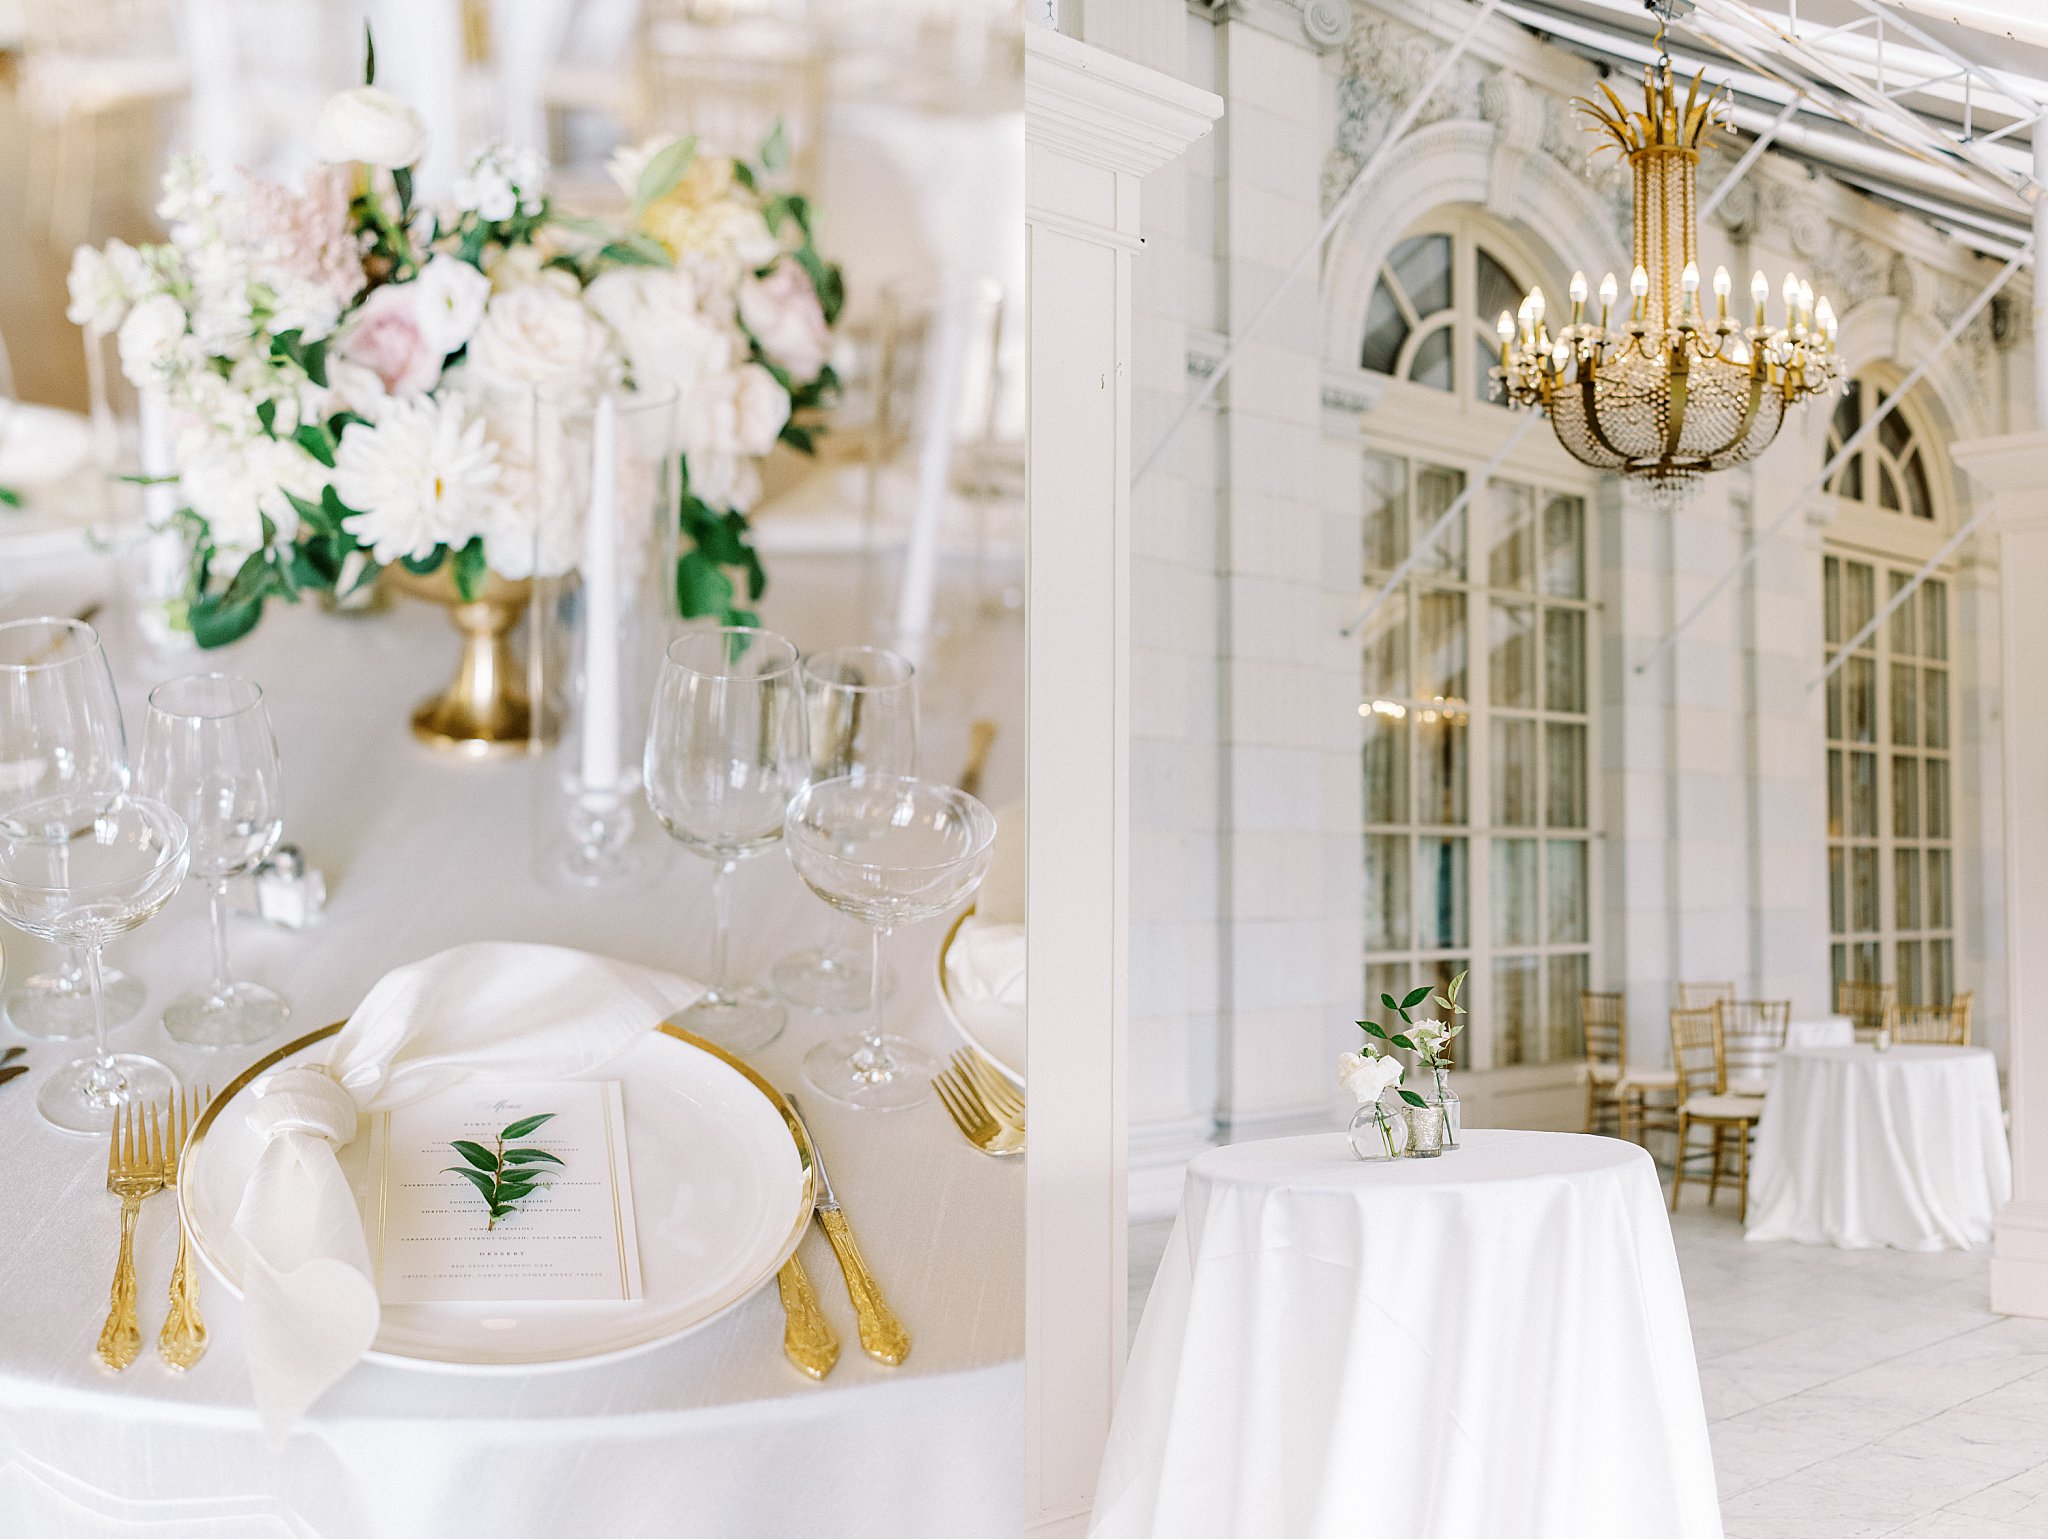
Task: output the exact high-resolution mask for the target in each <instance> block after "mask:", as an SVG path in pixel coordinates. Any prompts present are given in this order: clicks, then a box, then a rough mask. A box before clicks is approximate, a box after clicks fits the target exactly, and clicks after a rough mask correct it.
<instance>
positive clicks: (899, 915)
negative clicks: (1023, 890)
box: [784, 775, 996, 1110]
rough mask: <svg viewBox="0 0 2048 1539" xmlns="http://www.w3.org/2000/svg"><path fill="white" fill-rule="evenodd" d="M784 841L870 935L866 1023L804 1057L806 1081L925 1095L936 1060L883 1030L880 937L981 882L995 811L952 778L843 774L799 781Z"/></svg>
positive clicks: (865, 1103)
mask: <svg viewBox="0 0 2048 1539" xmlns="http://www.w3.org/2000/svg"><path fill="white" fill-rule="evenodd" d="M784 837H785V839H786V841H787V845H788V849H789V859H790V864H792V865H793V866H795V867H796V870H797V875H799V876H801V877H802V878H803V879H804V883H805V885H806V886H808V887H809V888H810V889H811V891H812V892H814V893H816V894H817V895H818V896H819V897H820V898H823V899H824V900H825V901H826V902H827V903H829V904H830V905H831V906H832V907H834V908H836V909H838V910H839V911H840V912H841V913H845V914H851V915H852V916H853V917H854V918H855V919H858V920H859V921H860V922H861V923H862V924H864V925H866V926H867V927H868V929H869V931H870V932H871V941H870V950H869V969H870V970H869V983H868V1014H867V1020H866V1024H865V1025H864V1026H863V1027H862V1029H861V1030H859V1031H855V1032H848V1033H846V1034H844V1035H842V1036H837V1037H831V1038H828V1039H827V1040H825V1041H823V1042H821V1043H819V1044H818V1045H817V1046H816V1047H814V1048H812V1049H811V1050H810V1052H808V1053H806V1054H805V1055H804V1078H805V1079H807V1080H809V1081H810V1082H811V1084H812V1085H814V1086H815V1087H816V1088H817V1089H818V1090H820V1091H821V1092H823V1093H824V1094H825V1095H828V1096H830V1097H832V1099H833V1100H835V1101H841V1102H844V1103H845V1104H847V1105H849V1106H855V1107H860V1108H863V1109H869V1110H876V1109H895V1108H897V1107H904V1106H915V1105H917V1104H918V1103H919V1102H920V1101H923V1100H924V1099H926V1098H927V1097H928V1096H929V1095H930V1094H931V1077H932V1075H933V1073H934V1072H935V1071H936V1070H937V1069H938V1060H937V1058H935V1057H934V1056H933V1055H932V1054H931V1053H929V1052H928V1051H926V1050H925V1049H924V1048H922V1047H920V1046H918V1045H917V1044H916V1043H915V1042H912V1041H910V1040H908V1039H907V1038H904V1037H896V1036H889V1035H887V1034H885V1033H884V1032H883V1030H882V989H881V978H882V940H883V938H884V937H885V936H886V935H887V934H888V933H889V931H891V930H893V929H894V928H896V927H897V926H898V925H902V924H909V923H911V922H913V921H915V920H919V919H935V918H937V917H938V916H939V915H941V914H943V913H945V912H947V911H948V910H949V909H951V908H953V907H955V906H956V905H957V904H959V903H960V902H961V901H962V900H964V899H965V898H966V897H967V895H968V894H969V893H971V892H973V891H974V889H975V888H976V887H977V886H979V885H980V884H981V879H982V877H983V876H984V875H985V874H986V873H987V871H988V864H989V859H990V857H991V856H992V855H993V854H994V852H995V839H996V820H995V814H994V813H992V812H990V811H989V810H988V808H986V807H984V806H983V805H982V804H981V803H980V802H978V801H976V800H975V799H974V798H973V797H971V796H969V795H968V794H967V793H966V792H965V791H961V790H957V789H955V788H954V787H952V786H943V785H935V784H933V783H932V782H931V781H927V780H914V779H911V778H910V777H908V776H894V775H874V776H865V777H861V776H852V775H843V776H840V777H838V778H836V779H832V780H819V781H813V782H812V783H811V784H810V785H809V786H807V787H805V788H804V791H803V794H802V795H800V796H798V797H797V798H796V800H795V801H794V802H792V803H790V808H789V820H788V829H787V832H786V834H785V836H784Z"/></svg>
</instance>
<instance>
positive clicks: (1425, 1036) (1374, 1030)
mask: <svg viewBox="0 0 2048 1539" xmlns="http://www.w3.org/2000/svg"><path fill="white" fill-rule="evenodd" d="M1468 976H1469V974H1467V973H1459V974H1458V976H1457V977H1455V978H1453V979H1452V980H1451V982H1450V987H1449V988H1448V989H1446V990H1445V991H1444V992H1443V993H1442V994H1437V993H1436V992H1435V985H1434V984H1428V983H1425V984H1421V985H1419V986H1417V987H1415V988H1412V989H1410V990H1409V991H1408V992H1407V993H1406V994H1404V995H1402V996H1401V997H1400V998H1399V999H1396V998H1394V996H1393V995H1391V994H1382V995H1380V1003H1381V1004H1382V1005H1383V1006H1385V1007H1386V1009H1387V1010H1389V1011H1391V1012H1392V1013H1393V1014H1394V1015H1396V1016H1398V1017H1400V1021H1401V1025H1400V1027H1399V1029H1397V1030H1394V1031H1389V1030H1388V1029H1387V1028H1386V1027H1385V1026H1382V1025H1380V1024H1379V1023H1378V1022H1377V1021H1360V1022H1359V1023H1358V1029H1359V1030H1360V1031H1362V1032H1364V1033H1365V1034H1366V1035H1367V1036H1369V1037H1377V1038H1378V1039H1379V1040H1380V1041H1382V1042H1384V1043H1386V1044H1387V1045H1388V1046H1389V1047H1399V1048H1405V1049H1406V1050H1407V1051H1409V1052H1411V1053H1413V1054H1415V1055H1416V1056H1417V1057H1418V1058H1420V1059H1421V1060H1422V1062H1423V1064H1424V1065H1425V1066H1426V1067H1428V1068H1431V1069H1447V1068H1449V1067H1450V1066H1451V1058H1450V1051H1449V1049H1450V1044H1451V1039H1452V1038H1453V1037H1455V1036H1457V1035H1458V1033H1459V1032H1461V1031H1463V1030H1464V1029H1465V1025H1464V1022H1463V1021H1461V1020H1459V1019H1458V1018H1459V1017H1460V1016H1462V1015H1463V1014H1464V1013H1465V1007H1464V1006H1463V1005H1461V1004H1459V1003H1458V991H1459V990H1460V989H1462V988H1463V987H1464V986H1465V979H1466V978H1467V977H1468ZM1424 1003H1429V1004H1433V1005H1435V1006H1436V1007H1437V1008H1438V1009H1439V1010H1441V1011H1443V1012H1444V1014H1443V1015H1442V1016H1440V1017H1438V1018H1436V1019H1433V1020H1425V1021H1421V1022H1418V1021H1417V1020H1416V1019H1415V1016H1414V1015H1413V1014H1412V1012H1413V1011H1414V1010H1415V1009H1416V1008H1417V1007H1419V1006H1421V1005H1422V1004H1424ZM1401 1094H1402V1095H1403V1096H1404V1097H1408V1098H1409V1099H1411V1100H1413V1099H1414V1098H1413V1097H1412V1096H1410V1095H1409V1092H1408V1091H1406V1090H1404V1091H1402V1092H1401ZM1415 1104H1416V1105H1417V1106H1420V1105H1422V1104H1423V1103H1422V1102H1421V1101H1419V1100H1416V1101H1415Z"/></svg>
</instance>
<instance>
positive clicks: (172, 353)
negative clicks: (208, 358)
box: [119, 294, 204, 390]
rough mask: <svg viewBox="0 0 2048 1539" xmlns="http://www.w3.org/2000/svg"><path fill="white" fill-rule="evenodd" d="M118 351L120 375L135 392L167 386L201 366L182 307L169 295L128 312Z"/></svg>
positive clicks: (147, 300)
mask: <svg viewBox="0 0 2048 1539" xmlns="http://www.w3.org/2000/svg"><path fill="white" fill-rule="evenodd" d="M119 350H120V354H121V372H122V373H123V374H124V375H126V376H127V377H128V381H129V383H131V384H132V385H134V386H135V387H136V389H138V390H147V389H152V388H155V387H158V386H161V385H165V384H168V383H170V382H172V381H174V380H176V379H179V378H181V377H183V376H184V375H185V374H186V373H187V372H189V371H190V370H192V369H194V368H196V367H197V366H198V365H199V364H200V363H202V362H204V355H203V354H202V352H201V350H200V348H199V346H198V344H197V343H196V342H194V341H193V340H192V338H191V336H190V335H189V333H188V332H187V330H186V318H185V307H184V306H183V305H181V304H179V303H178V301H177V300H175V299H173V298H172V297H171V296H170V295H168V294H153V295H151V296H150V297H149V298H148V299H145V300H143V301H142V302H141V303H140V304H138V305H136V306H135V307H134V308H133V309H132V310H130V311H129V312H128V316H127V319H125V320H123V321H122V322H121V329H120V332H119Z"/></svg>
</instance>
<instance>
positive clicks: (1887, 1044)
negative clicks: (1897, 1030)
mask: <svg viewBox="0 0 2048 1539" xmlns="http://www.w3.org/2000/svg"><path fill="white" fill-rule="evenodd" d="M1877 1050H1878V1051H1879V1052H1880V1053H1888V1052H1890V1051H1891V1050H1892V1034H1891V1032H1890V1031H1889V1030H1888V1029H1886V1028H1885V1027H1883V1026H1880V1027H1878V1028H1877Z"/></svg>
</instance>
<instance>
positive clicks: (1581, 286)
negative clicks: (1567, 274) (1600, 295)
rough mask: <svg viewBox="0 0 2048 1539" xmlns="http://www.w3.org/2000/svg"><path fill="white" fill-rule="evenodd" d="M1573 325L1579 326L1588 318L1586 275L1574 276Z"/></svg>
mask: <svg viewBox="0 0 2048 1539" xmlns="http://www.w3.org/2000/svg"><path fill="white" fill-rule="evenodd" d="M1571 292H1572V325H1574V326H1577V325H1578V324H1579V322H1580V321H1582V320H1584V319H1585V317H1586V275H1585V274H1584V273H1573V274H1572V291H1571Z"/></svg>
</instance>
